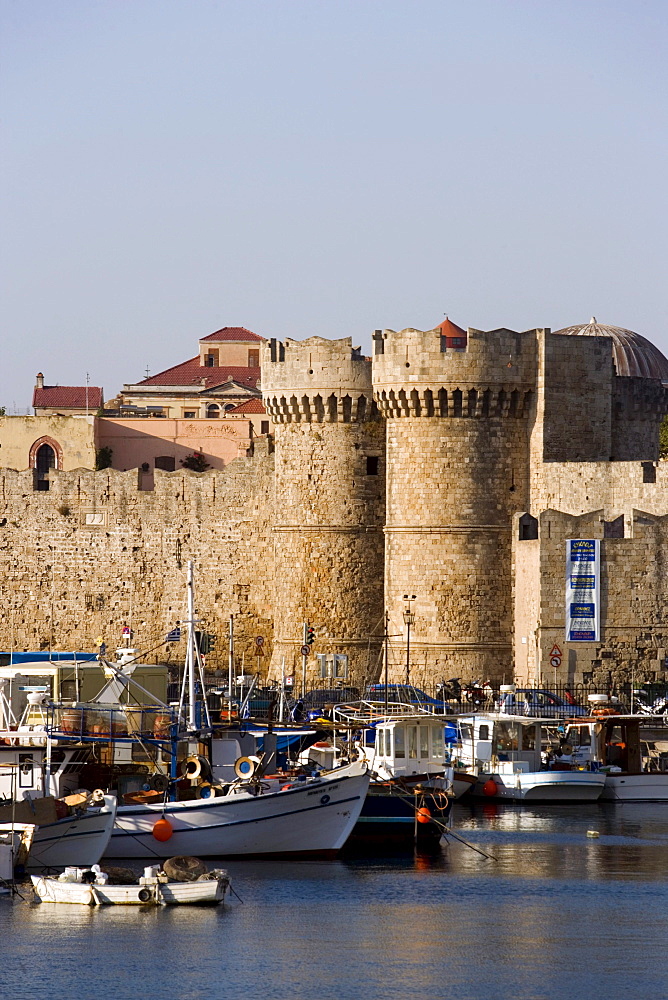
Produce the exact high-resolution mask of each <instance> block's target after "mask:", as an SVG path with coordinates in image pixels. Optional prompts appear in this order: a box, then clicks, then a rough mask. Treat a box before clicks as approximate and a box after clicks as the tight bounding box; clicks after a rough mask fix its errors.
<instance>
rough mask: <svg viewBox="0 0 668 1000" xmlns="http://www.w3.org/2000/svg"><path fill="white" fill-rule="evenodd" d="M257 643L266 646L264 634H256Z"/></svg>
mask: <svg viewBox="0 0 668 1000" xmlns="http://www.w3.org/2000/svg"><path fill="white" fill-rule="evenodd" d="M255 645H256V646H264V636H263V635H256V636H255Z"/></svg>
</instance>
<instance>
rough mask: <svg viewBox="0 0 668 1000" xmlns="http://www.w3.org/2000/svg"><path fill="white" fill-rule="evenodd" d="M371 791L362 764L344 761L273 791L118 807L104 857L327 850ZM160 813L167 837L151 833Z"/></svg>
mask: <svg viewBox="0 0 668 1000" xmlns="http://www.w3.org/2000/svg"><path fill="white" fill-rule="evenodd" d="M368 787H369V774H368V772H367V769H366V765H364V764H360V763H354V764H350V765H348V766H347V767H343V768H339V769H338V770H337V771H336V772H330V773H329V774H326V775H323V776H322V777H321V778H320V779H318V780H316V781H311V782H305V783H303V784H301V783H300V784H297V785H294V786H292V787H291V788H288V789H285V790H283V791H277V792H267V793H265V794H262V795H252V794H250V793H248V792H245V791H244V792H242V793H241V794H232V795H226V796H220V797H215V798H210V799H197V800H195V801H187V802H167V803H165V804H164V805H163V804H155V805H133V806H120V807H119V808H118V812H117V815H116V825H115V826H114V829H113V831H112V835H111V839H110V841H109V844H108V846H107V850H106V853H105V856H106V857H113V858H170V857H174V856H176V855H194V856H196V857H216V858H217V857H249V856H262V855H276V854H307V853H331V852H336V851H338V850H340V848H341V847H343V845H344V844H345V842H346V840H347V839H348V837H349V836H350V833H351V832H352V829H353V827H354V826H355V823H356V822H357V820H358V818H359V814H360V812H361V809H362V805H363V803H364V799H365V797H366V794H367V789H368ZM163 816H164V818H165V819H166V820H168V821H169V823H170V824H171V827H172V834H171V836H170V837H169V839H168V840H166V841H164V842H161V841H158V840H156V838H155V837H154V836H153V827H154V825H155V823H156V821H157V820H159V819H161V818H162V817H163Z"/></svg>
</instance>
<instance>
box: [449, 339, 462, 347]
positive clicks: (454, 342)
mask: <svg viewBox="0 0 668 1000" xmlns="http://www.w3.org/2000/svg"><path fill="white" fill-rule="evenodd" d="M452 346H453V347H463V346H464V338H463V337H453V338H452Z"/></svg>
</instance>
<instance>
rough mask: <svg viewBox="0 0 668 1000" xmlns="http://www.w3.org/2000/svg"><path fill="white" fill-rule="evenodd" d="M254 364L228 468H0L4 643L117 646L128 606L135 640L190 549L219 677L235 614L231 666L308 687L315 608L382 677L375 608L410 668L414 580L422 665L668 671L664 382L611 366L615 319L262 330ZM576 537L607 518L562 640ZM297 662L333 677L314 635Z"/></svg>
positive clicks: (420, 677) (147, 630) (417, 678)
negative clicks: (248, 401)
mask: <svg viewBox="0 0 668 1000" xmlns="http://www.w3.org/2000/svg"><path fill="white" fill-rule="evenodd" d="M262 381H263V396H264V400H265V405H266V407H267V410H268V413H269V415H270V417H271V419H272V421H273V424H274V427H275V440H274V441H271V440H269V441H267V440H262V441H259V442H256V443H255V446H254V453H253V454H249V455H248V456H247V457H242V458H238V459H236V460H235V461H233V462H231V463H230V464H229V465H228V466H227V467H226V468H225V469H224V470H222V471H214V470H209V471H208V472H206V473H202V474H197V473H192V472H187V471H185V470H184V471H179V472H174V473H167V472H161V471H160V470H156V472H155V479H154V483H153V488H152V489H148V490H147V489H146V484H145V483H141V482H140V481H139V478H138V473H137V471H136V470H135V471H128V472H125V473H124V472H119V471H114V470H104V471H103V472H97V473H95V472H91V471H87V470H86V469H81V468H72V466H71V464H69V465H68V464H67V461H64V463H63V468H64V469H65V470H69V471H60V472H52V473H51V474H50V476H49V490H48V491H44V492H40V491H37V489H36V487H35V480H34V478H33V473H32V472H31V471H28V472H24V473H18V472H13V471H11V470H8V469H5V470H4V471H2V470H0V484H1V491H0V572H2V575H3V579H4V581H5V587H4V594H3V596H4V599H5V600H4V607H5V614H4V615H3V618H2V620H0V649H35V648H42V649H45V648H49V647H53V648H56V649H65V648H78V649H90V648H92V646H93V644H94V642H95V640H96V638H97V637H98V636H102V637H103V638H104V639H105V641H107V643H108V645H109V646H110V648H113V646H114V645H115V644H116V643H117V642H120V635H121V629H122V626H123V625H124V624H131V625H132V627H133V629H134V633H135V634H134V642H135V644H136V645H138V646H139V647H141V648H142V649H149V648H151V646H152V645H157V644H158V643H160V642H161V641H162V639H163V638H164V636H165V634H166V632H167V631H168V630H169V629H170V628H172V627H173V625H174V623H175V621H176V620H177V619H179V618H181V617H182V616H183V603H184V581H185V569H186V564H187V561H188V559H193V560H194V562H195V565H196V585H197V586H196V590H197V595H198V605H199V610H200V611H201V612H202V614H203V615H204V616H205V619H206V629H207V630H208V631H212V632H214V633H216V634H217V635H218V637H219V638H218V644H217V647H216V650H215V652H214V653H213V654H212V655H211V657H210V661H209V666H210V667H212V668H219V669H221V670H223V671H224V672H225V674H226V670H227V660H226V656H227V650H226V638H225V637H226V634H227V622H228V618H229V615H230V614H234V616H235V637H236V653H237V670H238V672H241V671H242V670H243V671H244V672H247V673H248V672H255V671H256V669H257V668H258V667H259V668H260V670H261V673H262V675H263V676H266V675H267V673H269V674H270V675H271V676H273V677H275V678H276V677H279V676H280V675H281V673H282V672H283V673H285V674H286V675H290V676H293V677H294V679H295V681H296V684H297V687H299V683H300V680H301V669H302V668H301V654H300V646H301V644H302V639H303V636H302V627H303V623H304V622H308V623H310V624H311V625H312V626H313V627H314V629H315V632H316V643H315V645H314V647H313V650H312V652H313V653H324V654H329V653H343V654H345V655H346V656H347V657H348V665H349V675H348V680H349V681H350V682H352V683H357V684H361V683H363V682H364V681H366V680H373V679H377V678H378V676H379V674H380V670H381V662H380V661H381V655H382V639H383V619H384V613H385V610H386V609H387V612H388V615H389V627H388V632H389V635H390V666H389V676H390V679H391V680H393V681H403V680H404V678H405V673H406V664H405V642H406V632H405V626H404V621H403V611H404V609H405V602H404V595H408V596H409V597H410V596H412V595H413V594H414V595H415V600H414V601H413V602H412V605H411V607H412V610H413V611H414V612H415V623H414V625H413V626H412V631H411V651H412V655H411V666H410V677H411V680H412V681H413V682H414V683H418V684H419V683H431V682H433V681H435V680H438V679H443V678H447V677H452V676H459V677H462V678H463V679H478V680H482V679H485V678H490V679H493V680H497V681H499V680H508V679H509V678H510V676H511V675H512V673H513V670H515V671H516V673H517V675H518V677H520V678H522V679H525V680H528V681H538V682H541V683H547V682H548V681H552V680H557V681H562V682H563V681H571V683H576V682H578V681H581V680H582V679H583V678H585V677H591V678H592V679H594V680H600V681H601V682H603V681H604V680H605V678H606V677H609V676H612V675H614V676H615V677H620V676H622V674H623V673H624V672H626V673H627V674H629V675H630V673H631V672H634V674H635V672H642V671H645V672H647V671H649V673H650V674H651V675H652V676H653V677H659V676H661V677H663V676H664V675H663V673H662V671H663V664H664V662H665V657H666V653H667V652H668V628H666V626H665V625H664V616H665V608H666V596H667V595H666V593H665V588H664V585H663V577H664V575H665V574H663V566H664V564H665V562H666V560H667V559H668V548H667V544H668V539H667V538H666V525H665V517H666V515H668V471H666V464H667V463H660V462H658V461H657V458H658V455H657V432H658V422H659V420H660V419H661V415H662V414H663V412H664V411H665V410H666V409H667V408H668V406H667V404H666V391H665V390H664V389H663V388H662V387H661V382H660V381H657V380H649V379H645V378H634V377H631V376H624V377H622V376H618V375H616V373H615V368H614V367H613V364H612V358H611V351H610V341H609V338H607V337H599V336H587V337H572V336H564V335H558V334H552V333H551V332H550V331H549V330H544V329H538V330H529V331H525V332H523V333H517V332H514V331H511V330H506V329H499V330H493V331H489V332H483V331H479V330H473V329H471V330H469V331H468V334H467V343H466V346H465V348H464V349H455V350H452V349H451V348H450V347H448V346H447V344H446V343H444V338H443V336H442V334H441V332H440V330H439V328H436V329H435V330H431V331H419V330H413V329H408V330H402V331H399V332H395V331H391V330H385V331H376V334H375V336H374V355H373V358H372V359H368V358H364V357H363V356H362V355H361V354H360V352H359V350H357V349H355V348H354V347H353V346H352V341H351V340H350V338H343V339H341V340H337V341H327V340H324V339H322V338H320V337H311V338H309V339H307V340H305V341H301V342H297V341H293V340H286V341H285V342H284V343H281V342H278V341H270V342H267V343H266V344H265V345H264V346H263V348H262ZM26 419H29V418H26ZM62 419H64V420H65V421H66V419H67V418H61V420H62ZM72 419H74V418H72ZM59 427H60V425H59ZM24 431H25V432H26V433H28V436H29V429H28V430H26V429H25V428H24V429H23V430H22V433H23V432H24ZM59 433H61V434H62V435H64V437H63V439H62V440H61V444H62V446H63V451H64V453H66V452H67V451H68V448H67V441H66V436H67V431H66V429H65V428H64V425H63V426H62V427H60V431H59ZM26 440H27V439H26ZM77 441H78V439H73V444H74V445H76V447H78V443H77ZM21 447H25V441H23V440H22V443H21ZM142 486H143V487H144V488H143V489H142V488H141V487H142ZM570 537H582V538H588V537H595V538H601V539H602V552H603V557H602V606H603V629H602V636H601V641H600V642H598V643H579V644H570V645H569V644H565V643H563V629H564V569H565V566H564V552H565V540H566V539H567V538H570ZM662 574H663V575H662ZM260 635H261V636H262V637H263V639H264V645H263V647H262V654H263V655H262V658H261V659H260V660H258V659H256V653H257V651H258V649H259V648H260V647H258V646H257V645H256V644H255V638H256V636H260ZM555 643H560V644H561V646H562V647H563V659H562V666H561V667H560V671H559V673H558V675H553V673H552V672H551V670H550V669H548V666H547V665H548V664H549V661H550V651H551V649H552V647H553V646H554V644H555ZM156 655H157V654H156ZM160 655H161V656H162V655H163V653H161V654H160ZM181 655H182V648H180V647H169V648H168V650H167V652H165V653H164V656H165V657H166V658H167V657H171V658H172V659H179V658H180V657H181ZM306 683H307V686H309V687H311V686H321V685H329V684H330V683H331V681H329V680H325V679H324V678H321V677H320V676H319V665H318V662H317V660H316V659H315V657H314V656H313V655H311V656H309V658H308V671H307V677H306Z"/></svg>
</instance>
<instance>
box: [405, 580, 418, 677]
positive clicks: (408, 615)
mask: <svg viewBox="0 0 668 1000" xmlns="http://www.w3.org/2000/svg"><path fill="white" fill-rule="evenodd" d="M415 599H416V598H415V594H411V596H410V597H409V596H408V594H404V601H408V607H407V608H405V610H404V623H405V625H406V684H410V677H411V625H414V624H415V612H414V611H411V601H414V600H415Z"/></svg>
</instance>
